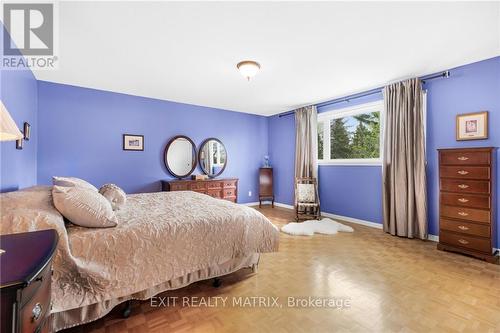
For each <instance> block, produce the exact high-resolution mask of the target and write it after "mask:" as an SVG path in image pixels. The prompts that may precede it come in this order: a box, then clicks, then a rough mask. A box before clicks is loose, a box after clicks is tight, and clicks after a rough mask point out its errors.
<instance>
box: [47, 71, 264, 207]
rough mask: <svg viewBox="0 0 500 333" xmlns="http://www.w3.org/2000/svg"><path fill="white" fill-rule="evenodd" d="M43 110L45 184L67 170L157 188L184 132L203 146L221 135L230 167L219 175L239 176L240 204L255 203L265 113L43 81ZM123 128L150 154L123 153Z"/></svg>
mask: <svg viewBox="0 0 500 333" xmlns="http://www.w3.org/2000/svg"><path fill="white" fill-rule="evenodd" d="M38 112H39V122H38V125H39V127H40V131H39V150H38V183H39V184H50V183H51V177H52V176H54V175H61V176H64V175H68V176H76V177H80V178H83V179H86V180H88V181H89V182H91V183H92V184H94V185H95V186H100V185H102V184H104V183H116V184H117V185H119V186H120V187H122V188H123V189H124V190H125V191H126V192H128V193H137V192H151V191H159V190H160V180H162V179H171V178H172V177H171V176H170V174H169V173H168V171H167V170H166V168H165V166H164V163H163V151H164V148H165V145H166V144H167V142H168V140H169V139H170V138H171V137H173V136H175V135H179V134H183V135H187V136H189V137H190V138H191V139H192V140H193V141H194V142H195V144H196V145H197V148H199V145H200V144H201V142H202V141H203V140H204V139H206V138H209V137H217V138H219V139H220V140H222V142H223V143H224V144H225V146H226V149H227V153H228V165H227V168H226V170H225V171H224V173H223V174H222V175H221V176H222V177H230V176H234V177H238V178H239V179H240V181H239V195H238V201H239V202H242V203H243V202H254V201H257V198H258V168H259V167H260V166H261V164H262V161H263V157H264V155H267V148H268V147H267V144H268V137H267V136H268V126H267V124H268V122H267V119H266V117H262V116H256V115H250V114H245V113H239V112H231V111H225V110H219V109H213V108H207V107H201V106H195V105H189V104H181V103H174V102H168V101H162V100H156V99H151V98H143V97H137V96H131V95H125V94H118V93H112V92H106V91H100V90H94V89H86V88H79V87H74V86H69V85H62V84H56V83H49V82H43V81H39V82H38ZM124 133H130V134H142V135H144V141H145V149H144V151H143V152H137V151H123V150H122V134H124ZM195 173H201V171H200V170H199V167H197V170H196V171H195ZM248 191H252V195H251V196H248Z"/></svg>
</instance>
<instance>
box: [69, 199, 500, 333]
mask: <svg viewBox="0 0 500 333" xmlns="http://www.w3.org/2000/svg"><path fill="white" fill-rule="evenodd" d="M261 211H262V212H263V213H264V214H265V215H266V216H267V217H268V218H269V219H270V220H271V221H272V222H273V223H275V224H276V225H278V226H282V225H284V224H286V223H287V222H288V221H291V220H293V212H292V211H291V210H288V209H283V208H274V209H272V208H270V207H263V208H262V209H261ZM350 225H351V226H352V227H353V228H354V229H355V232H354V233H352V234H349V233H339V234H337V235H335V236H323V235H315V236H313V237H297V236H295V237H294V236H288V235H285V234H282V235H281V243H280V251H279V252H278V253H272V254H265V255H263V256H262V257H261V262H260V266H259V270H258V273H257V274H253V273H252V272H251V271H250V270H243V271H239V272H236V273H234V274H232V275H229V276H226V277H223V278H222V281H223V285H222V287H220V288H218V289H215V288H213V287H212V285H211V281H202V282H199V283H195V284H193V285H191V286H188V287H186V288H183V289H180V290H176V291H171V292H167V293H165V294H164V295H163V296H172V297H173V296H177V297H183V296H210V297H217V296H221V297H226V296H227V297H230V298H231V297H233V296H234V297H239V296H273V297H280V303H285V305H286V299H287V297H288V296H303V297H308V296H313V297H336V298H348V299H349V300H350V302H351V307H350V308H345V309H334V308H308V307H305V308H290V307H286V306H284V307H283V308H263V307H260V308H239V307H229V306H228V307H222V306H219V307H197V308H194V307H183V306H182V305H179V304H177V305H176V306H171V307H162V308H152V307H151V305H150V302H148V301H145V302H135V303H133V309H132V314H131V316H130V318H128V319H122V318H121V316H120V308H119V307H118V308H116V309H114V310H113V311H112V312H111V313H110V314H108V315H107V316H106V317H104V318H102V319H100V320H98V321H96V322H93V323H90V324H87V325H83V326H79V327H76V328H73V329H71V330H67V331H66V333H75V332H93V333H98V332H99V333H113V332H127V333H139V332H500V266H499V265H493V264H488V263H486V262H482V261H479V260H476V259H472V258H468V257H465V256H462V255H458V254H453V253H447V252H442V251H438V250H436V243H434V242H423V241H419V240H409V239H403V238H398V237H393V236H390V235H387V234H384V233H383V232H382V231H381V230H378V229H373V228H369V227H364V226H360V225H355V224H350ZM228 302H229V301H228Z"/></svg>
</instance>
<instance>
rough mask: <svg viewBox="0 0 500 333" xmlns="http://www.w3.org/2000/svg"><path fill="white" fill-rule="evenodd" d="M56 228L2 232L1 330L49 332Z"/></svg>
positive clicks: (0, 276) (31, 332)
mask: <svg viewBox="0 0 500 333" xmlns="http://www.w3.org/2000/svg"><path fill="white" fill-rule="evenodd" d="M57 239H58V236H57V233H56V231H55V230H42V231H34V232H24V233H19V234H10V235H1V236H0V248H1V249H2V250H4V251H5V252H3V253H2V254H0V298H1V303H0V317H1V318H2V320H1V323H0V332H14V333H17V332H23V333H24V332H29V333H33V332H37V333H42V332H51V331H52V324H51V322H50V318H49V315H50V308H51V302H50V291H51V290H50V287H51V280H52V257H53V256H54V252H55V249H56V246H57Z"/></svg>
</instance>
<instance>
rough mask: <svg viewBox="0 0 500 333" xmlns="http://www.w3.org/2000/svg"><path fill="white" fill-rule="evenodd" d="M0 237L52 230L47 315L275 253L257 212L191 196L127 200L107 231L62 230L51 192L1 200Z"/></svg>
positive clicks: (271, 234)
mask: <svg viewBox="0 0 500 333" xmlns="http://www.w3.org/2000/svg"><path fill="white" fill-rule="evenodd" d="M0 213H1V228H0V233H2V234H5V233H13V232H23V231H32V230H41V229H48V228H53V229H56V230H57V231H58V234H59V244H58V249H57V252H56V256H55V259H54V279H53V280H54V283H53V286H52V288H53V289H52V296H53V297H52V299H53V301H54V308H53V312H59V311H65V310H69V309H74V308H78V307H82V306H86V305H89V304H94V303H98V302H102V301H104V300H109V299H114V298H118V297H122V296H126V295H129V294H132V293H135V292H138V291H141V290H144V289H148V288H150V287H152V286H155V285H158V284H160V283H162V282H165V281H168V280H171V279H174V278H176V277H180V276H184V275H185V274H187V273H189V272H193V271H196V270H199V269H203V268H207V267H209V266H213V265H216V264H219V263H223V262H226V261H228V260H230V259H231V258H236V257H244V256H247V255H250V254H252V253H263V252H272V251H277V249H278V242H279V231H278V229H277V228H276V227H275V226H274V225H273V224H272V223H271V222H270V221H269V220H268V219H267V218H266V217H265V216H264V215H262V214H261V213H259V212H258V211H256V210H254V209H252V208H249V207H245V206H243V205H237V204H233V203H230V202H227V201H223V200H219V199H214V198H211V197H209V196H207V195H203V194H199V193H195V192H190V191H186V192H158V193H147V194H135V195H129V196H127V204H126V206H125V207H124V208H122V210H120V211H118V212H117V216H118V220H119V222H118V226H117V227H114V228H108V229H88V228H82V227H76V226H69V227H68V228H66V227H65V225H64V221H63V218H62V216H61V215H60V214H59V212H58V211H57V210H56V209H55V208H54V206H53V204H52V197H51V194H50V187H35V188H30V189H27V190H23V191H16V192H11V193H4V194H1V195H0Z"/></svg>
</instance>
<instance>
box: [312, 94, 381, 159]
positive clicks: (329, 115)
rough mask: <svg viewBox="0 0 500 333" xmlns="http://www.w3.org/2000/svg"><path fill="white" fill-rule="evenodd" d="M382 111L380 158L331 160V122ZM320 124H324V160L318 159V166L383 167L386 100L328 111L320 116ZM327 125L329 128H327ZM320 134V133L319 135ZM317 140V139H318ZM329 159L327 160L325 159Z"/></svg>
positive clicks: (318, 119)
mask: <svg viewBox="0 0 500 333" xmlns="http://www.w3.org/2000/svg"><path fill="white" fill-rule="evenodd" d="M374 109H376V110H380V137H379V141H380V143H379V158H349V159H330V143H331V141H330V122H331V120H333V119H338V118H344V117H348V116H354V115H358V114H363V113H370V112H374V111H376V110H374ZM317 121H318V124H319V123H320V122H323V159H319V158H318V165H364V166H370V165H382V162H383V140H384V125H385V107H384V100H383V99H380V100H377V101H374V102H368V103H363V104H358V105H355V106H351V107H346V108H342V109H337V110H331V111H326V112H322V113H319V114H318V118H317ZM325 124H327V126H325ZM318 134H319V133H318ZM316 140H317V138H316ZM318 149H319V145H318V144H317V145H316V156H318V152H319V151H318ZM327 156H328V158H327V159H326V158H325V157H327Z"/></svg>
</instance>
